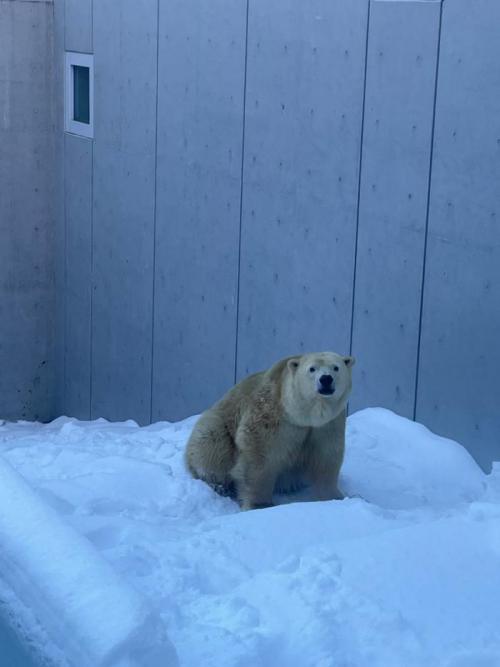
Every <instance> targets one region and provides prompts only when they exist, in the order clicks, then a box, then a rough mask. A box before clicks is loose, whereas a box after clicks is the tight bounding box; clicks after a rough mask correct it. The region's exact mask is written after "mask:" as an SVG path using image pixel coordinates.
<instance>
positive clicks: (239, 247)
mask: <svg viewBox="0 0 500 667" xmlns="http://www.w3.org/2000/svg"><path fill="white" fill-rule="evenodd" d="M249 14H250V0H247V2H246V17H245V21H246V24H245V69H244V74H243V122H242V132H241V172H240V211H239V216H240V219H239V235H238V268H237V279H236V325H235V336H234V339H235V342H234V382H235V383H236V378H237V372H238V332H239V319H240V275H241V232H242V220H243V192H244V191H243V185H244V183H243V177H244V170H245V121H246V100H247V68H248V18H249Z"/></svg>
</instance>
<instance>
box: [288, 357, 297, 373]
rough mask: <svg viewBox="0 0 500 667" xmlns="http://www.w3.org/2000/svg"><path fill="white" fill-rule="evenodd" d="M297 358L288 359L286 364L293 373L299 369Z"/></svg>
mask: <svg viewBox="0 0 500 667" xmlns="http://www.w3.org/2000/svg"><path fill="white" fill-rule="evenodd" d="M299 361H300V360H299V358H298V357H293V358H292V359H289V360H288V362H287V366H288V368H289V369H290V370H291V371H292V372H293V371H296V370H297V368H298V367H299Z"/></svg>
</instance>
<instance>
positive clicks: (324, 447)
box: [304, 414, 345, 500]
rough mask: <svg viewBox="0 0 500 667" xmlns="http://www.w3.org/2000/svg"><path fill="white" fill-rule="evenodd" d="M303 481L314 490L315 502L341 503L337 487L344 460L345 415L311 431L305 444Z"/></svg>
mask: <svg viewBox="0 0 500 667" xmlns="http://www.w3.org/2000/svg"><path fill="white" fill-rule="evenodd" d="M306 446H307V457H306V466H305V470H304V477H305V478H306V479H307V481H308V482H309V483H310V484H311V485H312V487H313V493H314V496H315V498H316V499H317V500H342V499H343V498H344V494H343V493H342V492H341V491H340V489H339V487H338V479H339V473H340V468H341V466H342V462H343V460H344V448H345V414H341V415H339V417H337V419H335V420H333V422H330V423H329V424H326V425H325V426H322V427H321V428H318V429H313V430H312V431H311V434H310V436H309V438H308V441H307V443H306Z"/></svg>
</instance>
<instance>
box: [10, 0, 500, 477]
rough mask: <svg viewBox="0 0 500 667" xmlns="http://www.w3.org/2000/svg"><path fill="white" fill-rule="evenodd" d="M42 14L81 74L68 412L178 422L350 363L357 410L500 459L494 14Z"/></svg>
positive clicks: (341, 0) (394, 6)
mask: <svg viewBox="0 0 500 667" xmlns="http://www.w3.org/2000/svg"><path fill="white" fill-rule="evenodd" d="M2 4H6V3H2ZM7 4H8V3H7ZM55 4H56V12H55V16H56V21H55V23H56V26H55V28H56V35H58V34H59V35H60V34H62V37H59V38H58V39H56V43H57V44H58V45H59V46H58V47H57V48H56V61H55V62H56V63H60V62H62V59H63V50H64V48H66V49H67V50H75V51H83V52H92V53H94V57H95V139H94V140H93V141H89V140H87V139H83V138H79V137H76V136H70V135H66V137H65V140H64V142H63V143H62V142H61V144H60V145H59V146H60V151H61V154H63V155H64V160H63V161H62V162H63V163H64V179H62V180H63V184H64V196H63V197H62V199H63V200H64V208H65V216H64V217H63V219H62V224H63V227H64V242H63V245H64V248H65V251H64V253H63V251H62V250H59V251H58V253H59V254H58V256H59V257H61V258H62V254H64V262H62V263H60V264H56V269H59V273H58V275H59V282H58V287H57V289H56V294H57V295H58V296H59V297H60V294H61V293H62V294H63V295H64V308H63V307H62V305H61V307H58V308H57V312H56V315H57V318H56V322H59V323H60V324H59V326H58V328H57V330H60V331H62V332H64V334H65V337H64V342H63V343H61V345H60V346H59V345H58V346H57V349H58V350H59V348H60V347H62V349H63V351H64V352H63V354H62V355H60V356H62V360H61V361H60V364H59V365H58V366H56V368H59V366H61V365H62V368H61V369H60V371H61V373H62V379H61V382H58V383H57V387H58V388H59V394H60V397H59V398H58V400H57V402H56V408H55V409H56V412H57V413H61V412H65V413H68V414H71V415H73V416H77V417H80V418H84V419H88V418H96V417H106V418H108V419H127V418H134V419H136V420H138V421H139V422H140V423H148V422H150V421H155V420H159V419H168V420H174V419H175V420H176V419H180V418H183V417H185V416H188V415H190V414H193V413H196V412H199V411H201V410H203V409H204V408H205V407H207V406H208V405H210V404H211V403H212V402H213V401H215V400H216V399H217V398H218V397H220V395H221V394H222V393H223V392H224V391H225V390H226V389H228V388H229V387H230V386H231V385H232V384H233V383H234V382H235V381H236V380H238V379H240V378H241V377H243V376H244V375H246V374H247V373H250V372H252V371H255V370H258V369H260V368H262V367H265V366H267V365H268V364H270V363H272V362H273V361H274V360H275V359H276V358H278V357H280V356H284V355H286V354H290V353H295V352H300V351H303V350H314V349H322V348H333V349H336V350H338V351H340V352H349V351H350V350H352V352H353V354H355V355H356V356H357V358H358V363H357V365H356V367H355V389H354V394H353V398H352V402H351V410H355V409H361V408H363V407H366V406H384V407H386V408H390V409H392V410H395V411H396V412H398V413H399V414H402V415H404V416H406V417H409V418H415V417H416V418H417V419H418V420H419V421H422V422H423V423H424V424H426V425H428V426H429V427H430V428H432V429H434V430H435V431H437V432H438V433H440V434H442V435H445V436H449V437H452V438H455V439H457V440H459V441H460V442H462V443H463V444H464V445H465V446H466V447H467V448H468V449H469V450H470V451H471V453H472V454H473V455H474V456H475V457H476V459H477V460H478V461H479V463H480V464H481V465H483V466H484V467H485V468H488V466H489V464H490V462H491V461H492V460H494V459H495V460H498V459H500V411H499V410H498V397H499V392H498V389H497V376H498V375H499V372H500V346H499V345H498V340H499V339H500V259H499V248H500V245H499V242H500V229H499V226H498V216H499V215H500V188H499V186H498V183H500V139H499V137H500V96H499V94H498V90H500V40H498V36H497V29H496V28H497V26H498V25H499V24H500V4H499V3H498V1H497V0H475V1H472V0H446V1H445V2H443V3H442V2H440V1H439V0H427V1H425V2H418V1H413V0H371V1H369V0H310V1H309V2H303V1H302V0H276V1H275V2H269V0H211V1H210V2H208V1H207V0H144V1H143V2H141V3H137V2H136V1H135V0H134V1H133V0H124V1H123V2H114V1H113V0H100V1H99V2H95V3H93V2H92V0H80V1H78V2H76V1H75V0H56V3H55ZM63 45H64V46H63ZM58 238H59V235H58ZM61 247H62V246H61ZM0 252H1V251H0ZM3 254H4V255H5V256H6V257H9V258H10V259H9V261H11V262H12V257H13V255H12V253H9V254H8V255H7V253H5V252H4V253H3ZM2 256H3V255H2ZM61 267H62V268H61ZM61 313H62V314H61ZM61 322H62V323H61ZM12 329H13V330H14V326H13V325H12ZM4 393H5V388H4V387H2V393H1V394H0V395H3V394H4Z"/></svg>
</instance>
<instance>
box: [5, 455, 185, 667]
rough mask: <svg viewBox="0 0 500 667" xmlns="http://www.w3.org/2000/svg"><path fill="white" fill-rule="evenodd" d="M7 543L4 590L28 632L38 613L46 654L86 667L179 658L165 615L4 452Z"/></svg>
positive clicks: (131, 666)
mask: <svg viewBox="0 0 500 667" xmlns="http://www.w3.org/2000/svg"><path fill="white" fill-rule="evenodd" d="M0 543H1V544H2V549H1V551H0V571H1V572H2V584H3V586H2V588H3V590H4V594H5V591H6V590H7V591H8V594H10V598H11V608H12V606H14V607H16V606H17V612H18V613H17V618H16V621H17V623H18V624H21V626H23V629H24V632H25V634H26V635H27V636H30V635H31V633H30V628H29V627H26V626H27V625H28V624H29V623H32V622H33V620H34V617H35V616H36V622H37V624H39V625H40V628H39V632H40V633H43V634H44V635H45V640H46V642H47V643H48V644H49V646H48V647H47V646H45V647H44V648H43V653H45V654H47V652H49V653H51V652H52V653H53V656H57V655H59V656H60V658H62V656H64V660H65V662H67V663H68V664H70V665H79V666H81V667H84V666H87V665H88V666H89V667H100V666H101V665H102V666H104V665H106V666H109V667H115V666H116V667H118V666H123V667H125V666H127V667H135V666H137V667H139V666H141V667H157V666H158V665H159V664H160V662H162V661H163V662H164V663H168V664H175V661H176V659H175V652H174V651H173V648H172V647H171V645H170V643H169V641H168V639H167V637H166V632H165V630H164V628H163V627H162V624H161V622H160V619H159V617H157V616H155V615H154V614H153V613H152V612H151V611H150V610H149V609H148V608H147V606H146V604H145V603H144V601H143V600H142V598H141V597H140V596H139V595H138V594H137V593H136V592H135V591H133V590H132V589H131V588H130V587H129V586H128V585H126V584H125V583H124V582H122V581H121V580H120V578H119V577H118V575H117V574H116V572H115V571H114V570H113V568H112V567H111V566H110V565H109V564H108V563H107V562H106V561H105V560H104V559H103V558H102V557H101V556H100V555H99V554H98V552H97V551H96V550H95V549H94V548H93V547H92V546H91V544H90V543H89V542H88V541H87V540H86V539H85V538H83V537H82V536H80V535H79V534H78V533H76V532H75V531H73V529H72V528H70V527H68V526H66V525H65V524H64V523H63V521H62V520H61V519H60V518H59V517H58V516H57V514H55V513H54V512H53V510H52V509H51V508H50V507H48V506H47V505H45V504H43V503H42V502H41V501H40V499H39V498H38V497H37V495H36V493H34V492H33V491H32V489H31V488H30V487H29V486H28V485H27V484H26V482H25V481H24V480H23V479H22V477H21V476H20V475H19V474H18V473H17V472H15V470H14V469H13V468H12V467H11V466H10V465H9V464H8V463H6V462H5V461H3V460H2V459H0ZM11 613H12V612H11ZM27 614H29V620H28V619H27ZM34 648H35V649H36V647H34Z"/></svg>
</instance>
